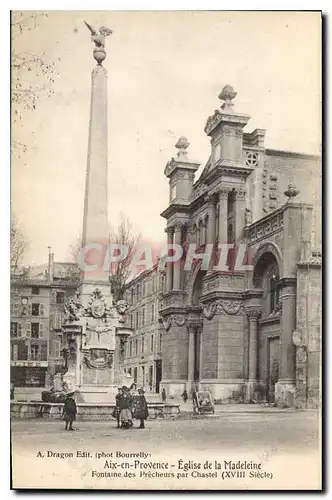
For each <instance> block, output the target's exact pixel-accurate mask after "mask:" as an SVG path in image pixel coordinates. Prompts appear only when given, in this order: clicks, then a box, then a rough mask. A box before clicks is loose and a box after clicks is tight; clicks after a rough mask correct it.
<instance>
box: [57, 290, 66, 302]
mask: <svg viewBox="0 0 332 500" xmlns="http://www.w3.org/2000/svg"><path fill="white" fill-rule="evenodd" d="M64 302H65V293H64V292H57V293H56V303H57V304H63V303H64Z"/></svg>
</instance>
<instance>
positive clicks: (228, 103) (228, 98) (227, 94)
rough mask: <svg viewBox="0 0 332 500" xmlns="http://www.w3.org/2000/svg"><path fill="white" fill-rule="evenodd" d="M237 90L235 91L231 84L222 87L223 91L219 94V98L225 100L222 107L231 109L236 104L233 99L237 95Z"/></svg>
mask: <svg viewBox="0 0 332 500" xmlns="http://www.w3.org/2000/svg"><path fill="white" fill-rule="evenodd" d="M236 95H237V92H235V91H234V89H233V87H232V86H231V85H225V87H224V88H223V89H222V91H221V93H220V94H219V96H218V98H219V99H220V100H221V101H225V102H224V103H223V104H222V106H221V108H222V109H227V110H231V109H232V107H233V106H234V104H233V103H232V100H233V99H234V97H236Z"/></svg>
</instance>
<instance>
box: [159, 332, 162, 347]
mask: <svg viewBox="0 0 332 500" xmlns="http://www.w3.org/2000/svg"><path fill="white" fill-rule="evenodd" d="M162 342H163V334H162V333H160V334H159V351H160V352H161V348H162Z"/></svg>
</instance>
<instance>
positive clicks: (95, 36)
mask: <svg viewBox="0 0 332 500" xmlns="http://www.w3.org/2000/svg"><path fill="white" fill-rule="evenodd" d="M84 22H85V25H86V26H87V28H88V29H89V30H90V31H91V40H92V41H93V42H94V44H95V47H94V49H93V57H94V58H95V60H96V61H97V63H98V64H99V65H101V64H102V62H103V61H104V59H106V50H105V38H106V37H107V36H109V35H111V34H112V33H113V31H112V30H110V29H109V28H105V26H101V27H100V28H99V33H98V32H97V31H96V30H95V29H94V28H93V27H92V26H91V25H90V24H88V23H87V22H86V21H84Z"/></svg>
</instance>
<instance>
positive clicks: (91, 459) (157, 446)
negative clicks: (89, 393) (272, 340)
mask: <svg viewBox="0 0 332 500" xmlns="http://www.w3.org/2000/svg"><path fill="white" fill-rule="evenodd" d="M318 417H319V416H318V413H317V412H314V411H310V412H304V411H299V412H287V413H283V412H271V413H268V412H264V413H250V414H244V413H243V414H235V413H234V414H232V413H224V414H220V415H217V416H214V417H206V418H199V419H189V418H188V419H178V420H173V421H172V420H154V421H152V420H151V421H150V420H148V421H147V422H146V429H145V430H139V429H137V428H133V429H131V430H123V429H117V428H116V423H115V422H114V421H110V422H77V423H76V428H77V430H76V431H75V432H72V433H70V432H66V431H64V429H63V427H64V424H63V422H62V421H33V422H32V421H30V422H27V421H24V422H23V421H22V422H13V423H12V447H13V457H14V459H13V469H14V470H13V477H14V486H18V487H24V486H26V487H36V486H38V485H42V484H43V485H44V487H55V486H57V487H61V488H82V487H85V488H89V487H93V488H101V489H104V488H107V489H116V488H126V489H131V488H134V487H135V488H140V489H142V488H144V489H146V488H149V489H157V488H166V489H186V488H198V489H199V488H208V489H225V488H228V489H229V488H231V489H238V488H240V489H243V488H245V489H247V488H252V487H254V488H255V489H257V488H258V489H261V488H273V487H274V486H273V485H279V487H281V488H282V484H284V486H283V488H286V487H287V485H288V487H300V488H305V487H310V484H311V485H312V484H314V483H315V484H316V487H317V484H318V482H319V474H320V472H319V460H318V459H317V456H318V454H319V447H318V435H319V420H318ZM137 426H138V422H136V421H135V427H137ZM130 454H136V456H130ZM314 457H315V458H316V461H315V460H314ZM135 460H136V461H137V462H139V464H138V465H137V464H135ZM181 460H182V462H181ZM238 460H241V461H244V460H245V461H254V462H255V463H261V464H262V466H261V468H262V470H264V471H265V473H272V474H273V479H272V480H271V478H270V479H268V478H266V477H261V478H256V477H255V478H250V479H251V481H250V480H249V478H247V476H248V472H246V477H245V478H244V479H245V480H243V479H241V478H236V477H234V478H230V477H228V478H227V477H226V478H224V479H222V478H221V476H220V474H221V470H220V471H217V472H215V474H217V476H212V478H211V477H210V478H209V479H207V478H205V477H199V476H198V477H197V471H196V476H195V472H194V476H192V474H193V468H194V467H195V466H194V464H197V463H201V464H202V465H201V467H203V465H204V463H205V462H206V461H211V463H212V462H213V468H215V467H216V466H217V463H220V464H222V466H223V467H224V461H226V462H230V461H238ZM124 462H126V463H127V465H126V466H123V467H124V469H121V470H120V469H119V467H120V466H115V465H114V463H118V464H119V463H124ZM150 462H153V463H157V462H162V463H164V464H165V463H168V469H166V470H167V471H169V470H171V471H172V473H173V474H175V477H174V478H171V479H170V478H169V477H166V478H164V477H161V478H160V477H159V476H158V474H159V475H160V474H165V471H164V469H161V471H160V470H157V471H154V470H153V471H152V472H151V471H150V470H149V469H146V467H150V465H148V464H149V463H150ZM216 462H217V463H216ZM310 464H314V465H313V466H314V467H315V469H313V468H312V465H310ZM126 467H128V469H126ZM135 467H136V468H135ZM304 468H305V469H304ZM201 470H202V469H201ZM112 471H113V472H112ZM117 471H118V472H117ZM132 471H133V472H132ZM213 471H215V470H214V469H213ZM305 471H306V472H305ZM205 472H206V471H205ZM209 472H211V471H209ZM304 472H305V473H304ZM105 473H108V474H115V476H113V477H109V476H108V477H105V476H104V474H105ZM131 473H133V474H135V476H132V477H130V476H129V474H131ZM167 473H168V472H166V474H167ZM116 474H120V476H116ZM124 474H125V476H124ZM144 474H146V475H144ZM153 474H154V475H153ZM178 474H183V476H182V477H181V476H179V477H178V476H177V475H178ZM198 474H200V472H198ZM193 478H194V479H193ZM188 481H190V482H189V483H188ZM253 481H255V486H253ZM256 483H257V484H256ZM275 487H276V486H275ZM311 487H312V486H311Z"/></svg>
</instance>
